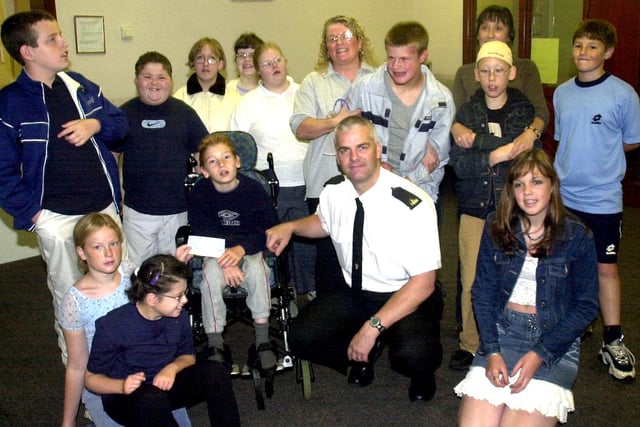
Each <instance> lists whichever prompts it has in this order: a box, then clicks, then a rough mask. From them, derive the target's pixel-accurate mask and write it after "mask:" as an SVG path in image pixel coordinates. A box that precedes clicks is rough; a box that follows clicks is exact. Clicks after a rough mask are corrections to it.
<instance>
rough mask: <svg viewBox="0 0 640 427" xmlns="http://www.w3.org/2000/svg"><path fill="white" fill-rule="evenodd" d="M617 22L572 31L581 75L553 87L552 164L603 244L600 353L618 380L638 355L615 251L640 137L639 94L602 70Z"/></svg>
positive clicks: (567, 198)
mask: <svg viewBox="0 0 640 427" xmlns="http://www.w3.org/2000/svg"><path fill="white" fill-rule="evenodd" d="M615 44H616V29H615V27H614V26H613V25H612V24H611V23H609V22H607V21H604V20H599V19H588V20H586V21H584V22H582V23H581V24H580V25H579V26H578V28H577V29H576V31H575V32H574V34H573V61H574V63H575V65H576V68H577V69H578V75H577V76H576V77H575V78H574V79H571V80H569V81H567V82H565V83H563V84H562V85H560V86H558V88H557V89H556V91H555V93H554V95H553V107H554V110H555V135H554V138H555V139H556V140H557V141H559V146H558V151H557V153H556V158H555V167H556V169H557V171H558V176H559V178H560V193H561V195H562V199H563V201H564V204H565V206H566V207H567V208H569V209H570V210H571V211H572V212H573V213H575V214H576V215H578V216H579V217H580V218H581V219H582V220H583V221H585V222H586V224H587V225H588V226H589V228H591V230H593V233H594V237H595V242H596V249H597V252H598V276H599V281H600V312H601V314H602V323H603V324H604V334H603V335H604V340H603V344H602V348H601V350H600V357H601V358H602V362H603V363H604V364H605V365H609V373H610V374H611V375H612V376H613V377H615V378H617V379H620V380H624V379H632V378H634V377H635V366H634V365H635V356H634V355H633V353H631V351H630V350H629V349H628V348H627V347H626V345H625V344H624V343H623V338H624V335H623V334H622V327H621V326H620V325H621V319H620V300H621V290H620V276H619V274H618V251H619V245H620V239H621V234H622V184H621V181H622V178H623V177H624V174H625V170H626V160H625V154H624V153H625V152H626V151H631V150H633V149H635V148H638V144H639V143H640V102H639V100H638V95H637V93H636V92H635V90H634V89H633V87H631V86H630V85H629V84H627V83H626V82H624V81H622V80H621V79H619V78H618V77H616V76H614V75H612V74H611V73H610V72H607V71H605V69H604V65H605V61H606V60H607V59H609V58H611V56H612V55H613V51H614V49H615Z"/></svg>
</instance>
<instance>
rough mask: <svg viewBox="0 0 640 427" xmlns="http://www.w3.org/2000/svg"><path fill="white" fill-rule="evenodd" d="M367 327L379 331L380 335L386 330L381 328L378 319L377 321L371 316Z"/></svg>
mask: <svg viewBox="0 0 640 427" xmlns="http://www.w3.org/2000/svg"><path fill="white" fill-rule="evenodd" d="M369 326H371V327H372V328H376V329H377V330H378V331H380V333H383V332H384V331H386V330H387V328H385V327H384V326H382V322H380V319H378V318H377V317H376V316H371V318H370V319H369Z"/></svg>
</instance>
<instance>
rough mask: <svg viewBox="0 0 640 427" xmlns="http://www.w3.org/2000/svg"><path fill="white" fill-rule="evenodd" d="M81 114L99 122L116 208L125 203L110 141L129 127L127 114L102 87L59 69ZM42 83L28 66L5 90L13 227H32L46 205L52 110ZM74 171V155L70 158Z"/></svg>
mask: <svg viewBox="0 0 640 427" xmlns="http://www.w3.org/2000/svg"><path fill="white" fill-rule="evenodd" d="M58 75H59V76H60V78H61V79H62V81H63V82H64V83H65V85H66V86H67V88H69V92H70V94H71V97H72V98H73V99H74V100H75V101H76V107H77V108H78V112H79V113H80V117H81V118H95V119H98V120H99V121H100V125H101V128H100V132H98V133H97V134H96V135H94V136H93V138H91V139H90V140H89V141H88V142H87V144H92V145H93V146H94V147H95V149H96V152H97V153H98V157H99V159H100V162H101V163H102V165H103V169H104V170H105V173H106V175H107V179H108V180H109V186H110V187H111V194H112V197H113V201H114V203H115V204H116V207H117V208H118V209H119V206H120V180H119V178H118V164H117V162H116V160H115V158H114V157H113V155H112V154H111V152H110V151H109V149H108V148H107V144H110V143H114V142H117V141H119V140H120V139H122V138H123V137H124V136H125V135H126V134H127V132H128V131H129V126H128V124H127V118H126V116H125V114H124V113H123V112H122V111H121V110H120V109H118V108H117V107H115V106H114V105H113V104H111V103H110V102H109V101H108V100H107V99H106V98H105V97H103V96H102V90H101V89H100V87H99V86H97V85H96V84H94V83H92V82H91V81H89V80H87V79H86V78H84V77H83V76H81V75H80V74H77V73H72V72H66V73H65V72H61V73H58ZM43 84H44V83H42V82H39V81H35V80H32V79H31V78H30V77H29V76H28V75H27V73H26V72H25V71H24V70H23V71H22V73H21V74H20V75H19V76H18V79H17V80H16V81H15V82H13V83H11V84H10V85H8V86H7V87H5V88H4V89H2V91H0V206H2V208H3V209H4V210H6V211H7V212H8V213H9V214H10V215H11V216H13V218H14V224H13V226H14V228H16V229H25V230H32V229H33V228H34V224H33V223H32V222H31V218H32V217H33V216H34V215H35V214H36V213H37V212H38V211H39V210H40V209H41V202H42V196H43V193H44V185H45V183H44V182H43V179H44V176H45V168H46V165H47V147H48V145H49V113H48V111H47V105H46V103H45V95H44V87H43ZM69 169H70V170H73V169H74V166H73V159H70V160H69Z"/></svg>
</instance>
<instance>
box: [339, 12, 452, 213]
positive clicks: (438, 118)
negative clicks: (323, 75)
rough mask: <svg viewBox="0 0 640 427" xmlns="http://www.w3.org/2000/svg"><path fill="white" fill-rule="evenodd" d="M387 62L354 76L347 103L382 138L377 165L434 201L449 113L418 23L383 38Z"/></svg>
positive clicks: (402, 25) (395, 28)
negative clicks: (365, 119)
mask: <svg viewBox="0 0 640 427" xmlns="http://www.w3.org/2000/svg"><path fill="white" fill-rule="evenodd" d="M384 44H385V49H386V53H387V63H386V64H384V65H382V66H381V67H379V68H378V70H377V71H376V72H374V73H372V74H368V75H366V76H363V77H361V78H359V79H358V80H356V82H355V83H354V85H353V88H352V89H351V91H350V93H349V108H351V109H357V108H359V109H361V110H362V116H364V117H365V118H367V119H368V120H369V121H371V122H372V123H373V124H374V125H375V128H376V132H377V134H378V137H379V138H380V141H381V143H382V167H383V168H384V169H387V170H389V171H392V172H394V173H395V174H397V175H400V176H402V177H405V178H407V179H409V180H410V181H412V182H413V183H414V184H416V185H418V186H419V187H420V188H422V189H423V190H424V191H426V192H427V194H429V196H431V198H432V199H433V201H434V203H436V202H437V200H438V189H439V187H440V182H441V181H442V178H443V177H444V166H445V165H446V164H447V162H448V161H449V144H450V143H449V130H450V128H451V123H452V121H453V117H454V115H455V107H454V104H453V98H452V96H451V92H450V91H449V89H447V87H446V86H444V85H443V84H442V83H440V82H439V81H438V80H436V78H435V77H434V75H433V74H432V73H431V71H430V70H429V68H427V66H426V65H423V64H424V63H425V62H426V60H427V58H428V56H429V51H428V50H427V48H428V45H429V34H428V33H427V30H426V29H425V28H424V27H423V26H422V25H421V24H420V23H418V22H399V23H397V24H395V25H394V26H393V27H392V28H391V29H390V30H389V32H387V35H386V37H385V41H384Z"/></svg>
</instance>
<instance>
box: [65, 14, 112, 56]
mask: <svg viewBox="0 0 640 427" xmlns="http://www.w3.org/2000/svg"><path fill="white" fill-rule="evenodd" d="M73 23H74V27H75V31H76V53H105V52H106V51H107V50H106V48H105V43H104V16H79V15H76V16H74V17H73Z"/></svg>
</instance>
